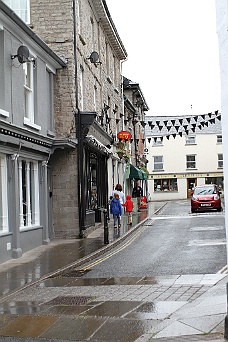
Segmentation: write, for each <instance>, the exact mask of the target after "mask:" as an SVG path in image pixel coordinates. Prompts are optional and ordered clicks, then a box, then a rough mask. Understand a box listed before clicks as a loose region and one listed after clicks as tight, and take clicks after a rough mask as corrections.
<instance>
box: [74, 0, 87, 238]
mask: <svg viewBox="0 0 228 342" xmlns="http://www.w3.org/2000/svg"><path fill="white" fill-rule="evenodd" d="M73 17H74V67H75V71H74V84H75V107H76V108H75V127H76V132H77V133H76V138H77V139H78V149H77V161H78V165H77V166H78V170H77V173H78V213H79V237H80V238H82V237H83V229H84V227H85V216H84V211H83V203H82V202H83V191H82V180H83V138H82V122H81V112H80V109H79V106H78V78H77V74H78V68H77V38H76V37H77V29H76V7H75V0H73Z"/></svg>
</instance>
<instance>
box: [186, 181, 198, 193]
mask: <svg viewBox="0 0 228 342" xmlns="http://www.w3.org/2000/svg"><path fill="white" fill-rule="evenodd" d="M196 185H197V178H188V179H187V198H191V197H192V194H193V191H194V188H195V186H196Z"/></svg>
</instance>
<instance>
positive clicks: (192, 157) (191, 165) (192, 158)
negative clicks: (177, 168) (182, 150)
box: [186, 154, 196, 169]
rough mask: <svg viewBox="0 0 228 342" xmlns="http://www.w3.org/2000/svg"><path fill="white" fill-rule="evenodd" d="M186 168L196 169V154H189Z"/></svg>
mask: <svg viewBox="0 0 228 342" xmlns="http://www.w3.org/2000/svg"><path fill="white" fill-rule="evenodd" d="M186 168H187V169H195V168H196V156H195V155H194V154H189V155H187V156H186Z"/></svg>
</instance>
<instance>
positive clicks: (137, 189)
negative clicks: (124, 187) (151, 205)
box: [132, 184, 143, 210]
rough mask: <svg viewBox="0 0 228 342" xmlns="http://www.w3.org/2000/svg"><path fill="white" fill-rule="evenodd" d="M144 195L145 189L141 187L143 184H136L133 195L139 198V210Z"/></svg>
mask: <svg viewBox="0 0 228 342" xmlns="http://www.w3.org/2000/svg"><path fill="white" fill-rule="evenodd" d="M142 195H143V189H142V188H141V186H140V185H139V184H136V185H135V187H134V188H133V190H132V197H133V198H137V205H138V210H139V207H140V199H141V196H142Z"/></svg>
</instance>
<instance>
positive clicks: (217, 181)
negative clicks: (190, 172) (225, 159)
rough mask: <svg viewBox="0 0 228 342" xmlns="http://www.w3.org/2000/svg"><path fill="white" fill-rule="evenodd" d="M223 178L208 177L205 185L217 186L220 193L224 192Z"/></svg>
mask: <svg viewBox="0 0 228 342" xmlns="http://www.w3.org/2000/svg"><path fill="white" fill-rule="evenodd" d="M223 182H224V180H223V177H207V178H205V184H216V185H217V186H218V188H219V190H220V191H223V190H224V185H223Z"/></svg>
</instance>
